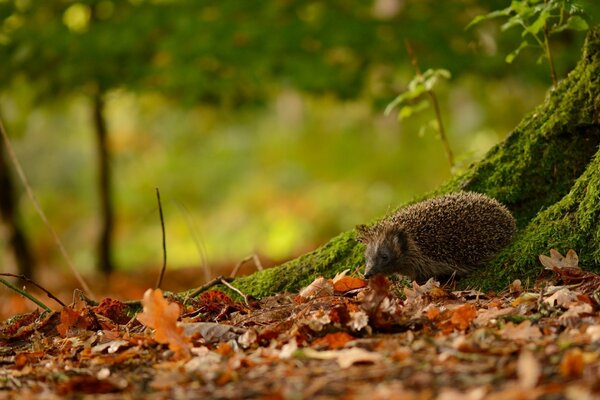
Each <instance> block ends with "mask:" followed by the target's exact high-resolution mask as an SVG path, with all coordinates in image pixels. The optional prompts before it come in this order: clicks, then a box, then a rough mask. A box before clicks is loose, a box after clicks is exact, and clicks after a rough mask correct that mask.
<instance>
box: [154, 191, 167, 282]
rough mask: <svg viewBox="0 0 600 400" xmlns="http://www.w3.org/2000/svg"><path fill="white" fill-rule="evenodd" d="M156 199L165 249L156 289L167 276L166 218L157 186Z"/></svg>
mask: <svg viewBox="0 0 600 400" xmlns="http://www.w3.org/2000/svg"><path fill="white" fill-rule="evenodd" d="M156 199H157V201H158V212H159V213H160V227H161V230H162V250H163V265H162V268H161V270H160V275H159V277H158V280H157V281H156V287H155V289H158V288H160V285H162V281H163V278H164V276H165V271H166V270H167V237H166V235H165V219H164V217H163V210H162V204H161V202H160V191H159V190H158V188H156Z"/></svg>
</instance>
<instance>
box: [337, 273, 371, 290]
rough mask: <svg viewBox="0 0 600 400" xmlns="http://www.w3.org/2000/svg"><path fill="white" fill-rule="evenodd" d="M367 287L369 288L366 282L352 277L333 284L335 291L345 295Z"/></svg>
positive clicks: (346, 277) (345, 277)
mask: <svg viewBox="0 0 600 400" xmlns="http://www.w3.org/2000/svg"><path fill="white" fill-rule="evenodd" d="M365 286H367V282H366V281H364V280H362V279H358V278H353V277H351V276H344V277H343V278H341V279H338V280H337V281H334V282H333V289H334V290H335V291H336V292H338V293H344V292H347V291H349V290H353V289H360V288H363V287H365Z"/></svg>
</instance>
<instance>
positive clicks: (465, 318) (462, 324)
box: [450, 304, 477, 331]
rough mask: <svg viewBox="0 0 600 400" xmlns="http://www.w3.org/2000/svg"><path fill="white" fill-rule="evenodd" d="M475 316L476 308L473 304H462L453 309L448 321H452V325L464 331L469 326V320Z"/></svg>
mask: <svg viewBox="0 0 600 400" xmlns="http://www.w3.org/2000/svg"><path fill="white" fill-rule="evenodd" d="M476 316H477V309H476V308H475V306H474V305H472V304H464V305H462V306H460V307H458V308H457V309H456V310H454V313H453V314H452V318H451V319H450V322H452V325H454V326H455V327H456V328H458V329H460V330H463V331H464V330H465V329H467V328H468V327H469V325H470V324H471V321H473V320H474V319H475V317H476Z"/></svg>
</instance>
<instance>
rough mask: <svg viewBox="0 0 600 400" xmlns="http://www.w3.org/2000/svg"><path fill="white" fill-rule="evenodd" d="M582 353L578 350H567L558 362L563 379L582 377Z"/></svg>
mask: <svg viewBox="0 0 600 400" xmlns="http://www.w3.org/2000/svg"><path fill="white" fill-rule="evenodd" d="M584 366H585V364H584V360H583V353H582V352H581V350H580V349H578V348H574V349H570V350H567V351H566V352H565V354H564V355H563V358H562V360H561V361H560V367H559V369H560V374H561V375H562V376H563V377H565V378H579V377H581V376H582V375H583V367H584Z"/></svg>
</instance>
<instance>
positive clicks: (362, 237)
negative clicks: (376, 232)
mask: <svg viewBox="0 0 600 400" xmlns="http://www.w3.org/2000/svg"><path fill="white" fill-rule="evenodd" d="M371 234H372V231H371V228H369V227H368V226H367V225H356V240H358V241H359V242H361V243H364V244H366V243H367V242H368V241H369V238H370V237H371Z"/></svg>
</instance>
